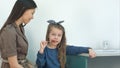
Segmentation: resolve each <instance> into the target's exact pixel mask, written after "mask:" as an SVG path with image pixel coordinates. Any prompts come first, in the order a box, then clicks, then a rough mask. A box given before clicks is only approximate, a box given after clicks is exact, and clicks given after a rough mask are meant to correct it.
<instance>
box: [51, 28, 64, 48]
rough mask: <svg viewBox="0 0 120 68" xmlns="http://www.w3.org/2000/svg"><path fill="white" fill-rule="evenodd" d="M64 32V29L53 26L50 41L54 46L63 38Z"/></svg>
mask: <svg viewBox="0 0 120 68" xmlns="http://www.w3.org/2000/svg"><path fill="white" fill-rule="evenodd" d="M62 35H63V32H62V30H60V29H58V28H55V27H52V29H51V31H50V33H49V43H50V45H52V46H57V45H58V44H59V43H60V42H61V39H62Z"/></svg>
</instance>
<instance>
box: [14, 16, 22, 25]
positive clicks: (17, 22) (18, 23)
mask: <svg viewBox="0 0 120 68" xmlns="http://www.w3.org/2000/svg"><path fill="white" fill-rule="evenodd" d="M15 23H16V25H17V26H18V27H19V26H20V24H22V20H21V19H20V18H19V19H18V20H16V21H15Z"/></svg>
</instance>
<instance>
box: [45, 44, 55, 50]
mask: <svg viewBox="0 0 120 68" xmlns="http://www.w3.org/2000/svg"><path fill="white" fill-rule="evenodd" d="M47 47H48V48H50V49H55V48H57V47H56V46H55V45H50V44H48V46H47Z"/></svg>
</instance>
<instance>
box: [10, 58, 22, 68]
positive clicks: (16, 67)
mask: <svg viewBox="0 0 120 68" xmlns="http://www.w3.org/2000/svg"><path fill="white" fill-rule="evenodd" d="M8 62H9V64H10V68H23V67H22V66H21V65H20V64H19V63H18V60H17V56H11V57H8Z"/></svg>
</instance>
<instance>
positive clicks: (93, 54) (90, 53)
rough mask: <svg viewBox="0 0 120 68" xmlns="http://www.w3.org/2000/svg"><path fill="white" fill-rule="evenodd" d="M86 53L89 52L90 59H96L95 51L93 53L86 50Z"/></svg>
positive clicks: (90, 50)
mask: <svg viewBox="0 0 120 68" xmlns="http://www.w3.org/2000/svg"><path fill="white" fill-rule="evenodd" d="M88 51H89V56H90V58H95V57H96V53H95V51H93V50H92V49H88Z"/></svg>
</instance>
